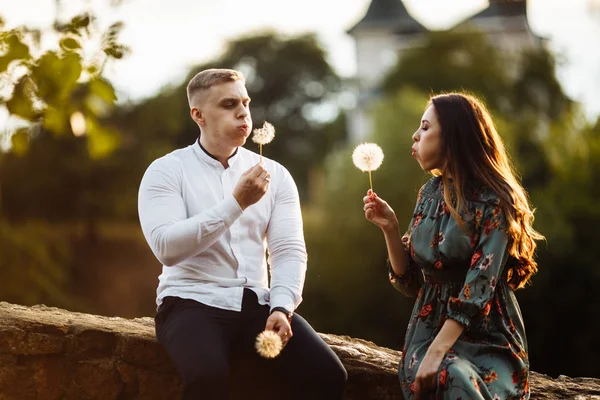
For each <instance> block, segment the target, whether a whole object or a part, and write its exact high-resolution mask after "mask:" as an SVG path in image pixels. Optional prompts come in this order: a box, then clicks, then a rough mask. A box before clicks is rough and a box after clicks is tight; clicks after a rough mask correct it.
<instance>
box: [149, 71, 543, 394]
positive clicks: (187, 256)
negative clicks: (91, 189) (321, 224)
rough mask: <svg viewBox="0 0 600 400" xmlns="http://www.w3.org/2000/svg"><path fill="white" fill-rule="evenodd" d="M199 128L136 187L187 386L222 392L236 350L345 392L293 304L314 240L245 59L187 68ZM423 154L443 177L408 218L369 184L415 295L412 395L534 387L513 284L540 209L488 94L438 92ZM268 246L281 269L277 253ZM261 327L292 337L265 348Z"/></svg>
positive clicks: (302, 387)
mask: <svg viewBox="0 0 600 400" xmlns="http://www.w3.org/2000/svg"><path fill="white" fill-rule="evenodd" d="M187 95H188V100H189V105H190V114H191V117H192V119H193V120H194V121H195V122H196V124H197V125H198V127H199V128H200V136H199V139H198V141H197V142H196V143H194V144H193V145H190V146H188V147H186V148H183V149H179V150H176V151H174V152H172V153H170V154H168V155H166V156H164V157H161V158H159V159H157V160H156V161H154V162H153V163H152V164H151V165H150V166H149V167H148V169H147V171H146V173H145V175H144V177H143V179H142V182H141V186H140V191H139V215H140V221H141V225H142V230H143V232H144V236H145V237H146V240H147V241H148V244H149V245H150V248H151V249H152V251H153V253H154V254H155V256H156V257H157V258H158V260H159V261H160V262H161V263H162V264H163V270H162V274H161V275H160V277H159V285H158V290H157V294H158V296H157V304H158V312H157V314H156V317H155V321H156V334H157V338H158V340H159V342H160V343H161V344H162V345H163V346H164V347H165V349H166V351H167V353H168V354H169V356H170V357H171V359H172V361H173V363H174V365H175V366H176V368H177V370H178V372H179V374H180V376H181V378H182V380H183V398H184V399H207V400H208V399H226V398H227V396H228V392H229V388H230V386H232V385H234V384H235V383H234V382H231V381H230V370H231V365H230V364H231V363H230V358H231V355H232V354H237V353H245V354H246V355H247V356H248V357H249V360H250V362H251V363H252V362H254V363H256V365H257V366H258V365H259V364H260V365H261V366H262V367H265V368H266V370H267V371H268V372H267V376H265V379H266V380H270V381H273V382H284V383H285V386H286V388H288V390H287V391H286V392H285V393H273V398H284V399H290V398H293V399H302V400H319V399H323V400H335V399H342V398H343V393H344V387H345V384H346V379H347V374H346V370H345V369H344V366H343V365H342V363H341V362H340V360H339V359H338V358H337V356H336V355H335V353H333V352H332V351H331V349H330V348H329V347H328V346H327V344H326V343H324V342H323V340H322V339H321V338H320V337H319V336H318V335H317V333H316V332H315V331H314V329H313V328H312V327H311V326H310V325H309V324H308V323H307V322H306V321H305V320H304V319H303V318H302V317H301V316H300V315H298V314H295V313H294V310H295V309H296V307H298V305H299V304H300V302H301V301H302V289H303V285H304V277H305V272H306V264H307V254H306V248H305V244H304V237H303V231H302V216H301V210H300V202H299V198H298V192H297V189H296V185H295V183H294V181H293V179H292V177H291V175H290V174H289V172H288V171H287V170H286V169H285V168H284V167H283V166H282V165H280V164H279V163H277V162H275V161H272V160H269V159H267V158H263V161H262V162H260V159H259V155H258V154H255V153H253V152H251V151H248V150H246V149H245V148H243V147H242V146H243V145H244V143H245V142H246V140H247V138H248V136H249V135H250V133H251V131H252V119H251V116H250V98H249V97H248V93H247V90H246V87H245V80H244V77H243V75H242V74H241V73H240V72H238V71H234V70H227V69H209V70H205V71H202V72H200V73H198V74H197V75H196V76H195V77H194V78H193V79H192V80H191V81H190V82H189V84H188V87H187ZM413 140H414V145H413V156H414V157H415V158H416V160H417V161H418V162H419V164H420V165H421V167H422V168H423V169H424V170H425V171H431V172H432V174H433V175H434V177H433V178H432V179H431V180H429V182H427V183H426V184H425V185H424V186H423V187H422V188H421V190H420V191H419V195H418V199H417V206H416V208H415V212H414V214H413V218H412V221H411V222H410V224H409V227H408V231H407V233H406V234H404V235H403V236H401V235H400V231H399V224H398V221H397V219H396V216H395V213H394V211H393V210H392V208H391V207H390V206H389V205H388V204H387V203H386V202H385V201H384V200H383V199H381V198H380V197H378V196H377V194H375V193H373V192H368V193H367V195H366V196H365V198H364V199H363V202H364V212H365V217H366V219H367V220H369V221H371V222H372V223H374V224H375V225H377V226H378V227H380V228H381V230H382V232H383V234H384V237H385V241H386V244H387V248H388V253H389V277H390V280H391V282H392V284H393V285H394V286H395V287H396V288H397V289H398V290H400V291H401V292H402V293H404V294H406V295H409V296H416V297H417V301H416V304H415V308H414V311H413V315H412V317H411V321H410V323H409V326H408V331H407V333H406V340H405V346H404V349H403V352H402V359H401V361H400V367H399V376H400V384H401V386H402V391H403V394H404V397H405V398H407V399H410V398H416V399H419V398H421V399H423V398H429V397H434V398H444V399H456V398H460V397H462V398H463V399H521V398H528V397H529V387H528V374H529V363H528V359H527V343H526V338H525V331H524V327H523V322H522V318H521V313H520V311H519V306H518V304H517V301H516V299H515V296H514V293H513V290H514V289H517V288H519V287H522V286H523V285H524V284H525V283H526V282H527V281H528V280H529V278H530V276H531V275H532V274H533V273H534V272H535V271H536V270H537V267H536V263H535V261H534V260H533V253H534V250H535V246H536V245H535V240H537V239H541V238H542V236H541V235H540V234H538V233H537V232H536V231H535V230H534V229H533V228H532V221H533V212H532V210H531V207H530V205H529V202H528V199H527V195H526V193H525V191H524V190H523V188H522V187H521V185H520V184H519V182H518V180H517V179H516V178H515V175H514V173H513V171H512V168H511V166H510V164H509V161H508V157H507V154H506V152H505V150H504V147H503V145H502V141H501V139H500V137H499V135H498V134H497V132H496V130H495V128H494V125H493V123H492V121H491V119H490V116H489V114H488V112H487V111H486V109H485V108H484V107H483V106H482V104H481V103H480V102H478V101H477V100H476V99H475V98H473V97H471V96H467V95H463V94H446V95H440V96H436V97H433V98H432V99H431V101H430V102H429V104H428V107H427V109H426V111H425V113H424V115H423V119H422V121H421V124H420V127H419V129H418V130H417V131H416V132H415V134H414V135H413ZM266 251H268V254H269V264H268V265H269V268H270V275H271V276H270V282H269V279H268V272H269V271H267V268H268V266H267V260H266V257H265V252H266ZM263 330H272V331H274V332H276V333H277V334H278V335H279V336H280V337H281V339H282V342H283V343H284V349H283V350H282V352H281V354H280V355H279V356H278V357H276V358H274V359H269V360H267V359H261V358H260V357H259V356H258V355H257V354H256V352H255V351H254V348H253V346H254V340H255V338H256V336H257V335H258V334H259V333H260V332H262V331H263Z"/></svg>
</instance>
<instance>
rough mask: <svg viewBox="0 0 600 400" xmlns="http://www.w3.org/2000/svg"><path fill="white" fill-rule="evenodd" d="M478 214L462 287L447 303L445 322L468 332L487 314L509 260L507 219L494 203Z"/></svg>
mask: <svg viewBox="0 0 600 400" xmlns="http://www.w3.org/2000/svg"><path fill="white" fill-rule="evenodd" d="M476 212H477V211H476ZM478 212H479V213H481V214H483V215H482V221H481V223H480V224H479V228H478V233H477V235H478V239H477V238H476V239H475V240H477V242H476V243H477V245H476V247H475V251H474V252H473V256H472V257H471V264H470V267H469V270H468V272H467V276H466V279H465V284H464V286H463V288H462V290H461V291H460V293H459V295H458V296H457V297H452V298H450V299H449V301H448V318H450V319H454V320H456V321H458V322H459V323H461V324H462V325H464V326H465V328H467V329H468V328H469V325H470V324H471V321H472V320H473V319H474V318H476V317H478V316H482V315H485V314H487V313H488V312H489V310H490V307H489V306H488V305H489V304H490V302H491V300H492V297H493V295H494V291H495V289H496V284H497V283H498V279H500V277H502V276H503V271H504V267H505V265H506V262H507V260H508V257H509V254H508V245H509V240H508V234H507V232H506V218H505V216H504V213H503V212H502V209H501V208H500V206H499V205H498V204H497V202H496V204H494V205H488V206H486V208H485V210H484V211H483V212H481V211H478ZM481 214H480V215H481ZM476 219H477V215H476Z"/></svg>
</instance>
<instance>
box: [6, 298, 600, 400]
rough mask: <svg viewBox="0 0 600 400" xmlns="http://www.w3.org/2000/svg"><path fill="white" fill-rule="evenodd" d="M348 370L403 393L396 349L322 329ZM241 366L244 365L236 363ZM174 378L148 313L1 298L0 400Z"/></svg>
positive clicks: (116, 390) (251, 380)
mask: <svg viewBox="0 0 600 400" xmlns="http://www.w3.org/2000/svg"><path fill="white" fill-rule="evenodd" d="M322 337H323V338H324V339H325V341H326V342H327V343H328V344H329V345H330V346H331V347H332V349H333V350H334V351H335V352H336V353H337V354H338V355H339V356H340V358H341V359H342V361H343V363H344V365H345V366H346V369H347V370H348V374H349V382H348V390H347V394H346V397H345V398H346V399H347V400H369V399H372V400H388V399H401V398H402V396H401V394H400V390H399V384H398V378H397V375H396V370H397V363H398V359H399V357H400V352H398V351H394V350H390V349H386V348H382V347H378V346H376V345H375V344H373V343H371V342H367V341H364V340H361V339H354V338H350V337H347V336H336V335H327V334H322ZM242 364H243V363H242ZM235 375H236V379H235V382H239V385H236V386H237V387H243V388H244V389H246V388H247V387H248V385H249V386H251V387H252V388H253V390H252V391H248V390H244V391H239V392H238V391H237V389H236V390H234V395H233V398H234V399H245V400H250V399H254V398H260V399H264V393H265V390H266V389H265V387H264V386H261V383H264V382H266V381H267V380H266V379H264V377H263V378H262V379H257V378H256V371H250V370H245V369H244V368H243V367H242V368H240V369H238V370H236V371H235ZM531 388H532V396H531V397H532V399H577V400H579V399H600V379H593V378H569V377H563V376H561V377H559V378H558V379H552V378H550V377H548V376H545V375H541V374H537V373H535V372H534V373H532V379H531ZM180 390H181V389H180V382H179V379H178V377H177V374H176V373H175V371H174V369H173V366H172V365H171V363H170V361H169V359H168V357H167V355H166V354H165V352H164V351H163V350H162V348H161V347H160V345H159V344H158V343H157V342H156V339H155V337H154V322H153V320H152V319H151V318H138V319H124V318H109V317H101V316H96V315H88V314H80V313H74V312H70V311H65V310H61V309H57V308H51V307H45V306H35V307H23V306H18V305H13V304H8V303H3V302H0V400H29V399H49V400H54V399H56V400H58V399H60V400H71V399H72V400H75V399H77V400H87V399H102V400H111V399H115V400H125V399H177V398H179V396H180V393H181V392H180Z"/></svg>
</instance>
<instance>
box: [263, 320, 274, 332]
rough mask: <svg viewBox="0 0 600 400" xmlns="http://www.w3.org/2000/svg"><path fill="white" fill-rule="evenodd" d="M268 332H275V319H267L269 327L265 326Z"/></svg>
mask: <svg viewBox="0 0 600 400" xmlns="http://www.w3.org/2000/svg"><path fill="white" fill-rule="evenodd" d="M265 330H266V331H274V330H275V321H274V320H273V318H268V319H267V325H266V326H265Z"/></svg>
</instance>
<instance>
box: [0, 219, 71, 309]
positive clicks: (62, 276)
mask: <svg viewBox="0 0 600 400" xmlns="http://www.w3.org/2000/svg"><path fill="white" fill-rule="evenodd" d="M0 254H2V257H0V270H2V274H3V275H4V279H2V280H1V281H0V294H1V296H2V300H3V301H9V302H13V303H21V304H27V305H33V304H38V303H49V304H53V305H58V306H66V305H68V304H69V302H70V301H72V300H71V299H69V297H68V295H65V292H66V289H67V286H68V284H69V273H68V269H67V268H68V265H69V250H68V246H67V243H66V242H65V241H64V240H63V239H61V238H60V237H57V236H53V235H52V234H51V232H49V229H47V228H44V227H43V226H40V225H32V224H28V225H25V226H23V225H21V226H19V227H18V228H17V227H15V226H13V225H11V224H8V223H6V222H5V221H3V220H0Z"/></svg>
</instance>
